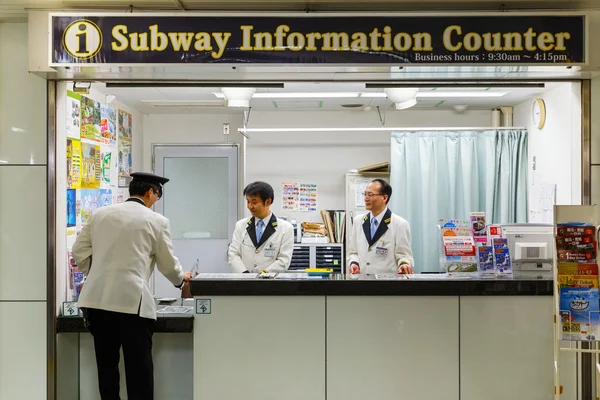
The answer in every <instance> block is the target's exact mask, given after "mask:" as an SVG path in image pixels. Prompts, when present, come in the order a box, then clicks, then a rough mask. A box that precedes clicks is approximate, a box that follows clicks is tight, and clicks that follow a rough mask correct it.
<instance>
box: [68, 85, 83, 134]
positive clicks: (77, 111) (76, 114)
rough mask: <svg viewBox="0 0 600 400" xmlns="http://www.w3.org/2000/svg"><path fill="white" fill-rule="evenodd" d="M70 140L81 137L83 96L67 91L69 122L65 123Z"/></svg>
mask: <svg viewBox="0 0 600 400" xmlns="http://www.w3.org/2000/svg"><path fill="white" fill-rule="evenodd" d="M65 122H66V124H67V126H66V129H65V130H66V133H67V137H68V138H72V139H79V138H80V137H81V95H80V94H79V93H75V92H71V91H70V90H67V120H66V121H65Z"/></svg>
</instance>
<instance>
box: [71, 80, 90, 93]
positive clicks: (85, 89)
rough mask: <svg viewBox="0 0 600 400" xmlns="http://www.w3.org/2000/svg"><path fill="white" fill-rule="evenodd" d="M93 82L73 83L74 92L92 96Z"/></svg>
mask: <svg viewBox="0 0 600 400" xmlns="http://www.w3.org/2000/svg"><path fill="white" fill-rule="evenodd" d="M91 88H92V82H73V92H75V93H83V94H90V89H91Z"/></svg>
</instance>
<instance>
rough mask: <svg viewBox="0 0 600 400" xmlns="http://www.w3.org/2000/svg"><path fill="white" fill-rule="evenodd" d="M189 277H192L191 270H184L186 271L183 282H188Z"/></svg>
mask: <svg viewBox="0 0 600 400" xmlns="http://www.w3.org/2000/svg"><path fill="white" fill-rule="evenodd" d="M190 279H192V273H191V272H186V273H185V274H184V275H183V281H184V282H189V281H190Z"/></svg>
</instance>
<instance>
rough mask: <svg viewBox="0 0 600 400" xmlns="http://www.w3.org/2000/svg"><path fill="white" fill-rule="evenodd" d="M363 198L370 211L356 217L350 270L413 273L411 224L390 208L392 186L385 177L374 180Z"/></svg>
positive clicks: (350, 253)
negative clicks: (388, 206)
mask: <svg viewBox="0 0 600 400" xmlns="http://www.w3.org/2000/svg"><path fill="white" fill-rule="evenodd" d="M364 197H365V208H366V209H367V210H369V211H370V212H369V213H367V214H364V215H358V216H357V217H355V218H354V223H353V225H352V235H351V238H350V250H349V252H348V253H349V260H348V265H349V266H350V273H351V274H359V273H362V274H369V275H372V274H390V273H394V274H395V273H398V274H412V273H413V264H414V261H413V254H412V249H411V247H410V225H409V224H408V221H406V220H405V219H404V218H402V217H399V216H398V215H396V214H394V213H392V212H391V211H390V210H389V209H388V208H387V204H388V202H389V200H390V197H392V187H391V186H390V184H389V183H387V182H386V181H384V180H383V179H375V180H373V181H372V182H371V183H369V185H368V186H367V188H366V190H365V193H364Z"/></svg>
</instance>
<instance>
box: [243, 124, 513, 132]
mask: <svg viewBox="0 0 600 400" xmlns="http://www.w3.org/2000/svg"><path fill="white" fill-rule="evenodd" d="M506 129H525V128H524V127H513V126H511V127H465V128H440V127H427V128H426V127H419V128H406V127H393V128H392V127H390V128H247V129H244V128H240V129H238V132H243V133H258V132H260V133H269V132H388V131H487V130H490V131H502V130H506Z"/></svg>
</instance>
